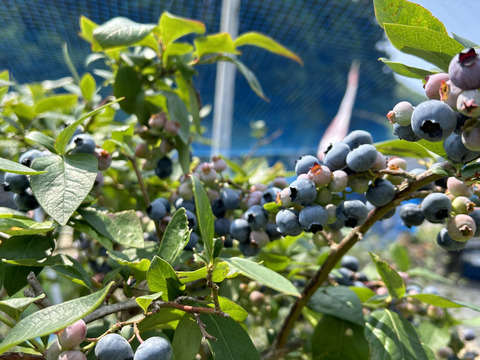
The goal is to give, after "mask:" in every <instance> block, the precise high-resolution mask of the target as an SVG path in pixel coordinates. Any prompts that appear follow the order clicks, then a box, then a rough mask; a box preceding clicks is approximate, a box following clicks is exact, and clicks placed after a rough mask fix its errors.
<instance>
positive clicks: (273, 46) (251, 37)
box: [233, 31, 303, 65]
mask: <svg viewBox="0 0 480 360" xmlns="http://www.w3.org/2000/svg"><path fill="white" fill-rule="evenodd" d="M233 43H234V44H235V46H236V47H239V46H244V45H253V46H258V47H260V48H262V49H265V50H268V51H270V52H272V53H274V54H277V55H282V56H285V57H288V58H290V59H292V60H295V61H296V62H298V63H299V64H301V65H303V61H302V59H300V57H299V56H298V55H297V54H295V53H294V52H293V51H290V50H288V49H287V48H286V47H284V46H283V45H281V44H280V43H278V42H277V41H275V40H273V39H272V38H270V37H268V36H266V35H263V34H260V33H258V32H255V31H251V32H247V33H243V34H241V35H240V36H239V37H237V38H236V39H235V41H234V42H233Z"/></svg>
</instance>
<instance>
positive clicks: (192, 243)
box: [184, 231, 200, 250]
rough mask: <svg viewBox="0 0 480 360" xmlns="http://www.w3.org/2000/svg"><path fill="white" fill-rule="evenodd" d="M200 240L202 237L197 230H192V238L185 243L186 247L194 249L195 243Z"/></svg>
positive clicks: (186, 248)
mask: <svg viewBox="0 0 480 360" xmlns="http://www.w3.org/2000/svg"><path fill="white" fill-rule="evenodd" d="M199 240H200V237H199V236H198V234H197V233H196V232H193V231H192V232H190V238H189V239H188V242H187V244H186V245H185V247H184V249H185V250H193V248H194V247H195V245H197V244H198V241H199Z"/></svg>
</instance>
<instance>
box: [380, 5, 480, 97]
mask: <svg viewBox="0 0 480 360" xmlns="http://www.w3.org/2000/svg"><path fill="white" fill-rule="evenodd" d="M410 1H411V2H414V3H417V4H419V5H421V6H423V7H425V8H427V9H428V10H430V11H431V12H432V14H433V15H434V16H435V17H437V18H438V19H439V20H440V21H441V22H443V24H444V25H445V27H446V28H447V31H448V33H449V34H450V35H451V34H452V33H455V34H457V35H459V36H461V37H464V38H466V39H469V40H471V41H473V42H475V43H477V44H480V30H479V27H478V15H479V14H480V0H455V1H454V0H410ZM387 52H388V53H389V54H390V55H389V58H390V59H391V60H393V61H399V62H402V63H405V64H407V65H411V66H415V67H420V68H424V69H430V68H433V66H432V65H431V64H429V63H427V62H425V61H423V60H420V59H418V58H416V57H414V56H410V55H407V54H403V53H401V52H400V51H398V50H397V49H395V48H393V47H392V46H391V45H389V46H388V48H387ZM397 79H398V80H399V81H401V82H402V83H404V84H406V85H407V86H408V87H410V88H412V89H413V90H415V91H417V92H420V93H422V94H423V87H422V82H421V80H416V79H409V78H405V77H403V76H398V77H397Z"/></svg>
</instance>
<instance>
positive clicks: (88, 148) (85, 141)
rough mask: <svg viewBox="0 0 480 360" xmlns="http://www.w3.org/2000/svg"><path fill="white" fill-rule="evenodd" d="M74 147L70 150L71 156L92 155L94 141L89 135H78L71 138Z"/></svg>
mask: <svg viewBox="0 0 480 360" xmlns="http://www.w3.org/2000/svg"><path fill="white" fill-rule="evenodd" d="M72 142H73V143H75V147H74V148H73V149H72V151H71V152H72V154H78V153H84V154H93V153H94V151H95V145H96V144H95V140H93V137H92V136H91V135H90V134H78V135H75V136H74V137H73V138H72Z"/></svg>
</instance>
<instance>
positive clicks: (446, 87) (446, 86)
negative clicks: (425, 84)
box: [440, 80, 462, 110]
mask: <svg viewBox="0 0 480 360" xmlns="http://www.w3.org/2000/svg"><path fill="white" fill-rule="evenodd" d="M461 92H462V89H460V88H459V87H457V86H455V85H454V84H452V81H451V80H448V81H442V84H441V85H440V100H441V101H443V102H444V103H445V104H447V105H448V106H450V107H451V108H452V109H453V110H456V109H457V98H458V95H459V94H460V93H461Z"/></svg>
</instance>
